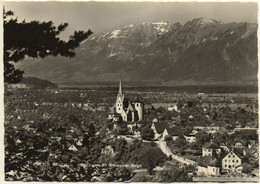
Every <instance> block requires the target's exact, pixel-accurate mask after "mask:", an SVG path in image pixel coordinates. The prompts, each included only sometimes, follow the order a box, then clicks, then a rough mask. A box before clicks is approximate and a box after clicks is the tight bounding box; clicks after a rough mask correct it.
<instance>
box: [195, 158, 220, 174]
mask: <svg viewBox="0 0 260 184" xmlns="http://www.w3.org/2000/svg"><path fill="white" fill-rule="evenodd" d="M220 167H221V163H220V159H217V158H212V157H204V158H202V160H200V162H199V163H198V166H197V174H198V175H204V176H220Z"/></svg>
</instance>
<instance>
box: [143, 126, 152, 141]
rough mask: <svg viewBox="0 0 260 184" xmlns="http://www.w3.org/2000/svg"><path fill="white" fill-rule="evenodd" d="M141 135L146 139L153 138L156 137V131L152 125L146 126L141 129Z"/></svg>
mask: <svg viewBox="0 0 260 184" xmlns="http://www.w3.org/2000/svg"><path fill="white" fill-rule="evenodd" d="M140 134H141V137H142V139H144V140H149V141H151V140H153V138H154V132H153V130H152V129H151V128H150V126H145V127H143V128H142V130H141V131H140Z"/></svg>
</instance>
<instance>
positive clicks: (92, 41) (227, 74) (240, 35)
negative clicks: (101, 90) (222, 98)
mask: <svg viewBox="0 0 260 184" xmlns="http://www.w3.org/2000/svg"><path fill="white" fill-rule="evenodd" d="M17 67H19V68H21V69H24V70H25V73H26V75H29V76H36V77H38V78H42V79H47V80H50V81H52V82H55V83H63V82H101V81H115V80H118V76H119V75H120V74H121V75H122V77H123V79H124V80H127V81H150V82H151V81H152V82H157V83H166V84H169V85H171V84H215V83H220V84H224V83H225V84H252V83H256V82H257V68H258V61H257V24H252V23H228V24H223V23H221V22H219V21H216V20H208V19H206V18H198V19H194V20H192V21H189V22H187V23H186V24H184V25H181V24H179V23H175V24H170V23H168V22H158V23H148V22H147V23H143V24H140V25H129V26H125V27H122V28H119V29H116V30H114V31H112V32H107V33H100V34H94V35H93V36H91V37H90V38H89V39H88V40H87V41H85V42H84V43H82V44H81V46H80V47H79V48H78V49H77V50H76V57H75V58H73V59H68V58H62V57H48V58H46V59H44V60H38V61H35V60H26V61H22V62H20V63H19V64H18V65H17Z"/></svg>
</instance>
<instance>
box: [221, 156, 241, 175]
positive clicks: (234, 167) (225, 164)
mask: <svg viewBox="0 0 260 184" xmlns="http://www.w3.org/2000/svg"><path fill="white" fill-rule="evenodd" d="M238 166H241V158H240V157H239V156H238V155H237V154H235V153H234V151H230V152H229V153H228V154H227V155H226V156H225V157H224V158H223V159H222V169H224V170H226V171H233V172H237V171H238V168H239V167H238Z"/></svg>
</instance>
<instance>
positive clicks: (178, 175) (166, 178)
mask: <svg viewBox="0 0 260 184" xmlns="http://www.w3.org/2000/svg"><path fill="white" fill-rule="evenodd" d="M153 181H154V182H191V181H192V178H190V177H188V175H187V173H185V172H184V170H183V169H180V168H177V167H174V168H171V169H170V170H164V171H161V172H159V174H158V175H157V176H156V177H155V178H154V180H153Z"/></svg>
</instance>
